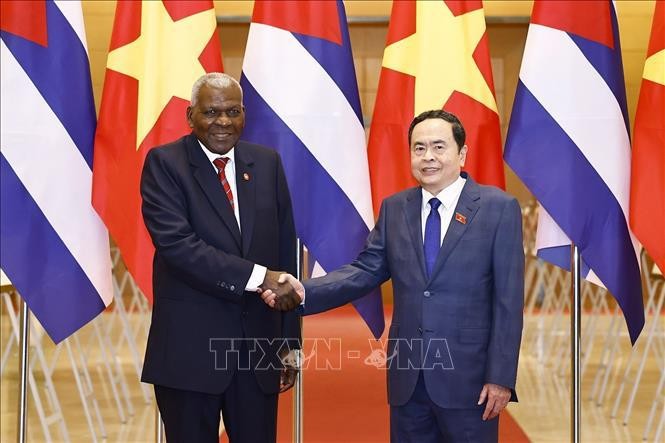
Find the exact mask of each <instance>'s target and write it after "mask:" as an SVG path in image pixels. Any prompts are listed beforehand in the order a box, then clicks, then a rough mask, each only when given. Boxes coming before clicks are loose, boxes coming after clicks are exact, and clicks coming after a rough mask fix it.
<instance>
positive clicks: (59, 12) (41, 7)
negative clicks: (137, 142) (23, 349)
mask: <svg viewBox="0 0 665 443" xmlns="http://www.w3.org/2000/svg"><path fill="white" fill-rule="evenodd" d="M1 14H2V15H1V16H2V18H1V21H2V23H1V26H0V28H1V34H0V36H1V40H2V42H1V46H2V48H1V51H2V53H1V60H0V61H1V62H0V68H1V74H0V78H1V80H2V93H1V94H0V98H1V100H2V113H1V114H0V116H1V133H2V137H1V139H2V141H1V148H0V179H1V185H0V192H1V195H0V205H1V208H0V217H1V220H0V240H1V241H2V248H1V257H0V258H1V265H2V269H3V270H4V272H5V273H6V274H7V276H8V277H9V279H11V282H12V283H13V285H14V286H15V287H16V289H17V290H18V292H19V293H20V294H21V296H22V297H23V298H24V299H25V301H26V302H27V304H28V307H29V308H30V309H31V310H32V312H33V313H34V314H35V315H36V317H37V319H39V321H40V323H41V324H42V326H44V329H45V330H46V331H47V333H48V334H49V336H50V337H51V338H52V339H53V341H54V342H56V343H57V342H60V341H61V340H63V339H65V338H67V337H68V336H69V335H70V334H72V333H74V332H75V331H76V330H77V329H79V328H80V327H81V326H83V325H84V324H86V323H87V322H88V321H90V320H91V319H93V318H94V317H95V316H97V314H99V313H100V312H101V311H102V310H103V309H104V308H105V307H106V306H108V305H109V304H110V303H111V300H112V296H113V289H112V283H111V258H110V254H109V238H108V234H107V231H106V228H105V227H104V225H103V223H102V222H101V220H100V219H99V217H98V215H97V213H96V212H95V211H94V209H93V208H92V204H91V186H92V148H93V140H94V135H95V107H94V101H93V96H92V85H91V82H90V68H89V63H88V54H87V48H86V40H85V32H84V27H83V14H82V12H81V5H80V3H79V2H73V1H58V2H51V1H49V2H44V1H41V2H40V1H34V2H33V1H25V2H23V1H19V2H2V11H1Z"/></svg>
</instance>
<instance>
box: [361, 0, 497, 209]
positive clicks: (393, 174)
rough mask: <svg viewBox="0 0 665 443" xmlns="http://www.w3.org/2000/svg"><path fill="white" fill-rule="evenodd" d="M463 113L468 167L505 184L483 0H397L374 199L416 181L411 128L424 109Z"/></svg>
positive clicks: (381, 101)
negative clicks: (420, 0)
mask: <svg viewBox="0 0 665 443" xmlns="http://www.w3.org/2000/svg"><path fill="white" fill-rule="evenodd" d="M431 109H445V110H446V111H448V112H452V113H453V114H455V115H457V116H458V117H459V119H460V120H461V122H462V124H463V125H464V128H465V129H466V133H467V141H466V144H467V146H468V147H469V152H468V154H467V159H466V164H465V167H464V169H465V170H466V171H468V172H469V173H470V174H471V176H472V177H473V178H474V179H475V180H476V181H478V182H480V183H484V184H491V185H495V186H499V187H501V188H503V187H504V183H505V181H504V175H503V160H502V158H501V132H500V127H499V115H498V112H497V106H496V99H495V97H494V83H493V80H492V68H491V65H490V58H489V47H488V42H487V33H486V32H485V15H484V12H483V5H482V2H481V1H441V0H438V1H425V2H416V1H399V2H393V7H392V13H391V15H390V25H389V27H388V38H387V42H386V49H385V52H384V53H383V66H382V68H381V77H380V78H379V88H378V92H377V96H376V103H375V105H374V116H373V117H372V125H371V127H370V133H369V147H368V159H369V167H370V180H371V185H372V203H373V205H374V212H375V213H377V214H378V211H379V207H380V205H381V201H382V200H383V199H384V198H385V197H388V196H389V195H391V194H394V193H395V192H398V191H401V190H403V189H405V188H407V187H409V186H413V184H415V181H414V180H413V178H412V177H411V167H410V159H409V148H408V141H407V130H408V127H409V124H410V123H411V120H413V117H415V116H416V115H418V114H420V113H421V112H423V111H427V110H431Z"/></svg>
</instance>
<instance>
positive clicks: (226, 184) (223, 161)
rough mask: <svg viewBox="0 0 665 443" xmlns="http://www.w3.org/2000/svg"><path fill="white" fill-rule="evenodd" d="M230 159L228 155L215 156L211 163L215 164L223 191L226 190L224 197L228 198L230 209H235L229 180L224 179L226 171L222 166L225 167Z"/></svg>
mask: <svg viewBox="0 0 665 443" xmlns="http://www.w3.org/2000/svg"><path fill="white" fill-rule="evenodd" d="M229 160H231V159H230V158H228V157H219V158H216V159H215V160H214V161H213V163H214V164H215V166H217V170H218V171H219V172H218V173H217V176H218V177H219V181H220V182H222V186H223V187H224V192H226V198H228V199H229V203H231V209H232V210H234V209H235V205H234V204H233V192H231V185H230V184H229V181H228V180H227V179H226V172H224V168H225V167H226V164H227V163H228V162H229Z"/></svg>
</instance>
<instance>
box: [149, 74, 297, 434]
mask: <svg viewBox="0 0 665 443" xmlns="http://www.w3.org/2000/svg"><path fill="white" fill-rule="evenodd" d="M187 121H188V122H189V126H190V127H191V128H192V132H191V134H189V135H186V136H184V137H182V138H181V139H179V140H176V141H174V142H172V143H170V144H167V145H164V146H159V147H156V148H154V149H152V150H151V151H150V152H149V153H148V155H147V157H146V160H145V165H144V168H143V174H142V177H141V195H142V197H143V206H142V211H143V218H144V221H145V225H146V227H147V229H148V232H149V233H150V236H151V238H152V241H153V243H154V245H155V256H154V261H153V284H154V305H153V311H152V323H151V326H150V334H149V337H148V344H147V349H146V355H145V364H144V366H143V376H142V381H144V382H146V383H152V384H153V385H154V387H155V396H156V398H157V405H158V407H159V410H160V412H161V414H162V417H163V420H164V424H165V429H166V437H167V440H168V441H169V443H172V442H194V441H195V442H211V443H212V442H215V443H216V442H218V428H219V419H220V412H222V414H223V416H224V424H225V426H226V430H227V432H228V435H229V439H230V441H231V442H250V441H251V442H274V441H275V440H276V423H277V395H278V393H279V392H283V391H285V390H287V389H289V388H290V387H291V386H293V384H294V382H295V379H296V376H297V369H296V368H292V367H284V365H283V364H282V363H281V361H282V359H280V357H284V356H285V355H286V354H287V353H288V352H289V351H290V350H293V349H295V348H297V347H298V346H299V341H300V326H299V319H298V317H297V314H295V313H293V312H290V313H281V312H277V311H274V310H272V309H270V308H269V307H268V306H266V305H265V304H264V303H263V301H262V300H261V298H260V297H259V296H258V295H257V293H258V292H260V291H261V290H264V289H271V290H272V291H277V292H279V293H281V294H282V295H283V300H286V302H287V303H289V302H288V301H289V300H290V302H291V304H292V305H293V306H295V305H296V304H297V303H299V302H300V298H299V297H298V296H297V295H296V294H295V292H294V290H293V287H292V286H291V285H290V284H280V283H278V278H279V275H280V274H281V272H283V271H285V272H291V273H293V272H295V267H296V258H295V257H296V253H295V251H296V246H295V245H296V240H295V227H294V222H293V214H292V210H291V200H290V197H289V191H288V187H287V183H286V178H285V176H284V171H283V169H282V163H281V160H280V158H279V155H278V154H277V153H276V152H275V151H274V150H271V149H268V148H266V147H263V146H259V145H255V144H251V143H246V142H243V141H240V136H241V134H242V130H243V127H244V123H245V109H244V106H243V102H242V89H241V87H240V85H239V84H238V82H237V81H236V80H235V79H234V78H233V77H231V76H229V75H226V74H222V73H211V74H206V75H204V76H203V77H201V78H200V79H198V80H197V81H196V82H195V83H194V85H193V87H192V100H191V105H190V106H189V107H188V108H187ZM283 360H288V359H283Z"/></svg>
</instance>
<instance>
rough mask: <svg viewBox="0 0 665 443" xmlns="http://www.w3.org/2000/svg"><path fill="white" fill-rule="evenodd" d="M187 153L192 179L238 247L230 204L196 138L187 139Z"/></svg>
mask: <svg viewBox="0 0 665 443" xmlns="http://www.w3.org/2000/svg"><path fill="white" fill-rule="evenodd" d="M187 153H188V155H189V162H190V164H191V166H192V171H193V174H194V178H195V179H196V181H197V182H198V183H199V186H201V189H202V190H203V193H204V194H205V196H206V197H207V198H208V200H209V201H210V203H211V204H212V206H213V208H215V211H216V212H217V214H218V215H219V217H220V218H221V219H222V221H223V222H224V224H225V225H226V227H227V228H228V230H229V231H230V232H231V234H232V236H233V239H234V240H235V241H236V243H237V244H238V247H240V245H241V244H240V230H239V229H238V223H237V221H236V217H235V215H233V210H232V209H231V204H230V203H229V200H228V199H227V198H226V195H225V194H224V190H223V188H222V184H221V183H220V182H219V178H218V177H217V174H215V169H214V167H213V165H211V164H210V161H209V160H208V158H207V157H206V155H205V154H204V153H203V151H202V150H201V146H200V145H199V143H198V140H197V139H196V136H194V135H190V136H189V137H187Z"/></svg>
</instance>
